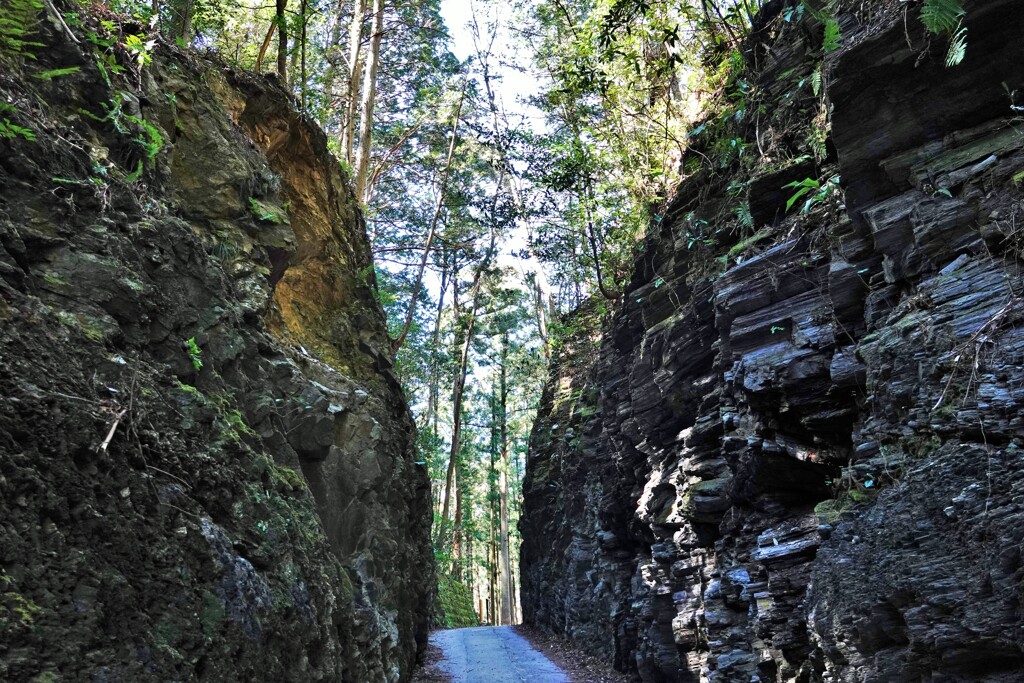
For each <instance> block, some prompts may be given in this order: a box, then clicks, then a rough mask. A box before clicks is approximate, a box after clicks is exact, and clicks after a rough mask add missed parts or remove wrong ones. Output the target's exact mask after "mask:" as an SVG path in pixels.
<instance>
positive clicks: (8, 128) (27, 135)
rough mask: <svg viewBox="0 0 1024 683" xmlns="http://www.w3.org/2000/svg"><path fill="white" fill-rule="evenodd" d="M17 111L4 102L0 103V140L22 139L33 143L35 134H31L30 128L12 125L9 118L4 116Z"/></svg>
mask: <svg viewBox="0 0 1024 683" xmlns="http://www.w3.org/2000/svg"><path fill="white" fill-rule="evenodd" d="M15 111H17V110H16V109H15V108H14V107H13V106H12V105H10V104H7V103H6V102H0V138H18V137H20V138H24V139H26V140H28V141H30V142H34V141H35V139H36V134H35V133H33V132H32V129H31V128H26V127H24V126H19V125H18V124H16V123H12V122H11V120H10V119H9V118H7V117H6V116H4V114H9V113H14V112H15Z"/></svg>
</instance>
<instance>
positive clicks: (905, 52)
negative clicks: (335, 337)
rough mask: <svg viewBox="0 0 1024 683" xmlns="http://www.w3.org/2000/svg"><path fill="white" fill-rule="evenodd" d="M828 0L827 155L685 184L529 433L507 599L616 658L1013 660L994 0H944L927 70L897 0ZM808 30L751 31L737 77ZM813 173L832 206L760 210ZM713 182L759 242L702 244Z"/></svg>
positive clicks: (819, 668)
mask: <svg viewBox="0 0 1024 683" xmlns="http://www.w3.org/2000/svg"><path fill="white" fill-rule="evenodd" d="M846 5H847V6H849V7H850V9H849V10H843V9H842V8H840V12H839V14H838V17H839V21H840V25H841V26H842V31H843V41H844V45H843V47H842V48H841V49H840V50H839V51H838V52H836V53H835V54H833V55H830V56H828V57H826V68H825V74H826V79H825V80H826V84H827V100H826V102H825V105H826V106H827V107H829V108H830V109H831V138H830V140H829V141H828V152H829V154H828V157H827V158H825V159H823V160H819V165H818V167H817V168H815V164H814V163H813V162H812V163H811V166H810V170H811V173H808V169H806V168H803V166H806V164H807V162H805V161H799V162H797V163H796V164H791V165H789V166H785V165H784V166H782V167H781V170H778V169H777V170H768V171H762V172H760V173H759V175H757V176H755V177H753V178H745V177H740V176H739V175H738V174H737V175H736V176H733V177H732V178H729V177H725V178H723V177H715V176H714V175H713V174H710V173H701V174H698V175H697V176H696V177H695V178H693V179H691V180H689V181H687V182H685V183H684V184H683V186H682V187H681V188H680V190H679V193H678V195H677V196H676V197H675V198H674V199H673V201H672V202H671V204H670V205H669V207H668V209H667V211H666V212H665V214H664V215H663V217H662V218H661V219H660V222H659V221H656V222H655V223H654V226H653V228H652V234H651V235H650V237H649V239H648V242H647V244H646V247H645V250H644V253H643V254H642V256H641V258H640V259H639V260H638V262H637V266H636V271H635V274H634V277H633V280H632V282H631V284H630V286H629V288H628V290H627V291H626V292H625V293H624V295H623V303H622V306H621V309H620V310H619V312H618V313H617V314H616V315H615V316H614V317H613V319H612V320H611V322H610V323H609V324H608V325H607V326H606V327H605V329H604V330H603V335H602V337H601V341H600V345H599V348H600V351H599V354H598V353H594V351H593V348H594V347H593V343H594V342H591V343H590V345H589V346H586V345H580V344H578V343H569V344H567V345H566V347H565V348H564V349H563V352H562V354H561V356H560V357H559V358H558V359H557V360H556V363H555V365H554V368H553V372H552V379H551V382H550V384H549V386H548V388H547V391H546V393H545V396H544V402H543V405H542V411H541V417H540V419H539V420H538V422H537V424H536V426H535V429H534V432H533V434H532V437H531V450H530V456H529V460H528V467H527V479H526V483H525V484H524V491H525V503H524V516H523V522H522V532H523V537H524V538H523V556H522V566H523V608H524V615H525V617H526V619H527V621H529V622H533V623H537V624H540V625H543V626H545V627H547V628H549V629H552V630H555V631H557V632H560V633H563V634H565V635H567V636H568V637H570V638H572V639H573V640H575V641H576V642H577V643H579V644H580V645H582V646H584V647H587V648H589V649H591V650H593V651H595V652H598V653H602V654H604V655H606V656H608V657H609V658H614V661H615V663H616V665H617V666H618V667H619V668H621V669H623V670H627V671H633V672H635V673H636V674H637V676H638V678H639V679H641V680H643V681H659V682H660V681H737V682H738V681H743V682H744V683H747V682H749V681H762V682H765V681H833V682H838V681H842V682H849V683H853V682H860V681H895V680H901V681H902V680H906V681H918V680H936V681H937V680H943V681H959V680H986V681H1012V680H1020V678H1021V675H1022V673H1021V672H1022V671H1024V631H1022V629H1024V626H1022V623H1024V622H1022V620H1021V616H1020V607H1019V604H1020V602H1019V601H1020V597H1021V596H1020V586H1021V579H1022V578H1024V564H1022V558H1021V541H1022V539H1024V530H1022V529H1024V525H1022V522H1024V517H1022V515H1024V508H1022V507H1021V501H1022V498H1021V495H1022V490H1021V487H1022V485H1024V484H1022V475H1021V471H1022V465H1024V460H1022V453H1024V451H1022V450H1021V449H1022V447H1024V422H1022V421H1021V417H1020V410H1021V401H1022V400H1024V394H1022V393H1021V392H1022V389H1021V387H1024V366H1022V364H1021V355H1022V348H1024V347H1022V345H1024V335H1022V333H1021V331H1020V327H1021V326H1020V322H1021V320H1022V315H1024V301H1022V300H1021V295H1022V292H1024V289H1022V287H1024V281H1022V280H1021V273H1020V258H1021V251H1020V247H1021V242H1020V234H1021V233H1020V230H1021V226H1022V225H1024V222H1022V221H1024V194H1022V193H1021V189H1020V181H1021V175H1020V174H1021V172H1022V171H1024V134H1022V129H1021V124H1020V121H1019V118H1017V117H1018V116H1019V115H1018V113H1017V112H1018V111H1019V110H1018V109H1017V107H1019V105H1020V103H1021V101H1022V100H1024V95H1022V93H1024V74H1022V72H1021V70H1020V67H1019V65H1020V63H1021V59H1022V58H1024V47H1022V46H1021V44H1020V42H1019V41H1018V40H1016V39H1015V38H1014V35H1015V32H1016V30H1017V29H1016V28H1015V27H1016V26H1018V25H1019V19H1020V11H1021V7H1020V3H1018V2H1009V1H999V0H995V1H992V2H984V3H982V2H973V3H972V2H969V3H967V15H966V19H965V25H966V26H968V27H969V35H970V40H969V45H968V50H967V56H966V59H965V60H964V62H963V63H962V64H960V65H959V66H957V67H954V68H946V67H945V66H944V65H943V64H942V61H943V60H942V56H943V55H942V54H941V53H942V52H944V50H945V46H944V45H939V42H940V41H939V39H936V38H933V45H932V48H931V53H932V54H928V53H925V52H923V49H924V45H925V37H924V36H923V35H922V33H921V29H920V27H919V26H917V25H916V24H917V22H916V20H915V19H914V16H913V11H912V12H911V16H910V20H908V21H906V22H905V21H904V16H903V12H902V11H901V10H899V9H898V8H896V7H894V4H893V3H871V4H870V6H868V4H865V5H864V6H853V5H854V4H852V3H847V4H846ZM776 26H781V24H779V23H776ZM820 35H821V33H820V25H818V24H816V23H815V22H814V21H813V19H811V18H806V17H805V21H803V22H802V23H800V24H799V25H796V26H782V27H781V29H779V30H778V37H777V40H776V41H775V42H774V43H772V42H771V41H768V49H765V46H764V45H760V46H754V47H753V48H752V49H751V52H750V53H749V55H750V58H751V60H755V59H756V63H757V73H758V74H759V78H760V81H759V83H760V92H761V93H762V95H761V97H762V100H761V102H768V103H771V104H772V106H775V105H777V106H778V108H779V109H780V110H781V109H783V108H784V107H785V106H787V105H785V102H787V101H792V100H793V95H792V93H793V92H794V90H795V88H796V87H797V86H796V82H797V81H798V80H800V79H803V78H807V77H809V75H810V72H811V69H812V68H813V63H814V60H813V59H808V56H809V55H814V54H816V43H815V40H820ZM908 41H909V45H908ZM818 54H820V53H818ZM786 93H788V100H787V95H786ZM797 99H799V97H798V98H797ZM755 105H756V102H755ZM802 106H806V103H805V105H802ZM753 108H754V106H751V107H750V109H751V110H752V109H753ZM815 109H816V107H815ZM767 111H773V110H771V108H770V107H769V108H768V110H767ZM811 113H814V112H811ZM773 121H775V119H773V118H771V117H770V115H766V117H765V120H762V121H761V124H760V126H761V128H760V130H761V133H753V135H761V137H759V138H758V139H757V140H756V141H755V139H754V137H753V135H752V136H751V137H750V138H748V141H749V142H750V143H751V144H762V145H765V146H767V145H768V142H767V141H766V140H767V138H768V135H767V134H765V133H764V131H765V130H766V129H767V128H768V124H770V122H773ZM705 151H706V150H705ZM835 173H838V174H839V175H841V178H842V187H843V189H844V190H845V203H841V201H840V200H839V199H836V200H833V201H829V200H824V201H822V202H821V203H819V204H817V205H816V206H813V207H812V208H811V210H810V211H809V212H808V213H807V214H805V215H796V216H792V215H791V216H789V217H788V218H787V217H781V218H779V217H780V216H782V214H784V213H785V207H784V203H785V200H786V198H787V197H788V196H789V194H790V193H791V192H792V190H785V191H783V192H780V191H779V188H781V187H782V186H783V185H784V184H786V183H788V182H790V181H792V180H800V179H802V178H804V177H807V176H809V177H815V175H816V176H817V177H818V178H820V179H822V180H824V179H825V178H828V177H830V176H831V175H833V174H835ZM738 179H739V180H742V181H743V183H744V184H743V185H741V186H740V187H745V188H746V189H747V192H748V193H749V194H748V197H747V201H748V207H749V208H750V210H751V213H752V214H753V215H754V218H755V226H754V227H755V228H767V230H766V231H765V233H764V235H766V237H765V238H764V239H762V241H761V242H760V244H761V245H763V246H761V247H759V248H758V249H751V248H749V247H745V246H744V245H739V244H738V241H737V239H738V238H737V237H735V236H730V235H728V234H726V235H724V236H719V237H718V238H717V239H719V240H720V241H719V243H718V244H716V245H714V246H713V247H709V248H708V249H706V250H705V251H709V252H711V253H710V254H705V255H702V254H701V252H700V246H699V245H698V247H696V248H695V247H694V243H695V241H698V242H699V241H700V240H699V239H697V240H695V237H696V238H701V237H702V236H704V235H708V234H711V233H708V232H706V231H705V232H701V230H705V229H706V228H705V226H707V225H708V224H709V223H710V224H712V225H713V224H714V221H715V219H716V217H719V218H720V217H721V216H722V214H723V213H728V212H729V210H730V207H731V205H732V204H733V203H735V201H736V199H735V197H736V192H735V189H736V187H737V183H736V182H735V181H737V180H738ZM798 206H799V204H798ZM723 208H724V209H725V211H723ZM707 241H708V242H710V241H711V240H710V239H709V240H707ZM732 244H737V245H738V246H737V247H736V249H734V250H732V251H731V252H730V253H725V250H726V249H728V247H729V246H730V245H732ZM752 252H756V253H754V254H753V255H751V253H752ZM718 254H722V258H720V259H719V260H718V261H717V262H716V261H714V258H713V257H714V256H716V255H718ZM709 256H710V258H709ZM721 263H725V264H726V265H725V267H724V268H723V267H721V265H720V264H721ZM716 264H719V265H718V266H717V267H716Z"/></svg>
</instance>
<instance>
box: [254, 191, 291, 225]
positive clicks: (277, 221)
mask: <svg viewBox="0 0 1024 683" xmlns="http://www.w3.org/2000/svg"><path fill="white" fill-rule="evenodd" d="M249 210H250V211H251V212H252V215H253V216H255V217H256V218H257V219H258V220H261V221H266V222H268V223H273V224H274V225H281V224H283V223H287V222H288V212H287V211H286V210H284V209H283V208H281V207H278V206H275V205H273V204H270V203H269V202H264V201H262V200H259V199H256V198H255V197H249Z"/></svg>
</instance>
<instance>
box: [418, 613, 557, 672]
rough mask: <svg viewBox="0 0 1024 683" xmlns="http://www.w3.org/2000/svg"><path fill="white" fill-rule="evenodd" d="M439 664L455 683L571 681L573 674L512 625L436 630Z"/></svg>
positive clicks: (433, 639)
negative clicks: (570, 674) (537, 647)
mask: <svg viewBox="0 0 1024 683" xmlns="http://www.w3.org/2000/svg"><path fill="white" fill-rule="evenodd" d="M430 642H431V643H433V644H434V645H437V646H438V647H439V648H441V651H442V652H443V653H444V659H443V660H442V661H441V662H439V664H438V668H439V669H441V670H442V671H444V672H445V673H447V674H449V675H450V676H451V677H452V682H453V683H524V682H528V683H569V678H568V677H567V676H566V675H565V674H564V673H563V672H562V670H561V669H559V668H558V667H557V666H555V665H554V664H552V663H551V660H549V659H548V658H547V657H545V656H544V655H542V654H541V653H540V652H537V650H535V649H533V646H532V645H530V643H529V642H527V640H526V639H525V638H523V637H522V636H521V635H519V634H518V633H516V632H515V631H513V630H512V628H511V627H509V626H484V627H480V628H459V629H451V630H448V631H434V632H433V633H431V634H430Z"/></svg>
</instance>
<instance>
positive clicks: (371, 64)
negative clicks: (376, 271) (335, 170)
mask: <svg viewBox="0 0 1024 683" xmlns="http://www.w3.org/2000/svg"><path fill="white" fill-rule="evenodd" d="M383 33H384V0H373V33H372V34H371V37H370V54H369V56H368V57H367V59H366V71H365V72H364V74H363V75H364V78H363V102H362V111H361V112H360V114H359V150H358V152H357V153H356V164H355V166H356V197H358V198H359V200H360V201H361V202H363V204H367V203H369V197H367V196H366V172H367V169H368V168H369V167H370V142H371V139H372V136H373V105H374V102H375V100H376V99H377V64H378V62H379V61H380V40H381V36H382V34H383Z"/></svg>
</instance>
